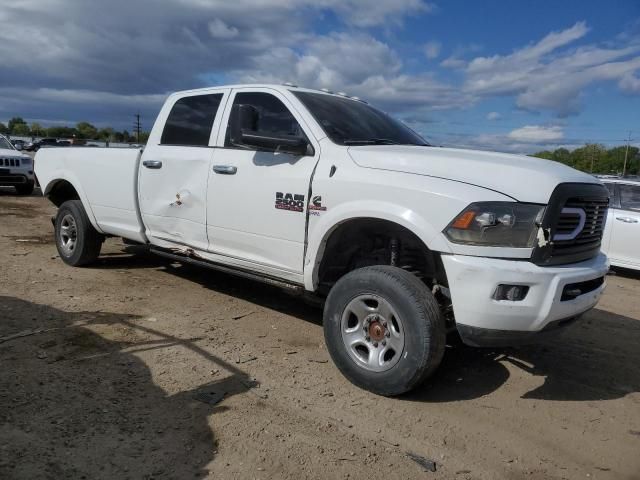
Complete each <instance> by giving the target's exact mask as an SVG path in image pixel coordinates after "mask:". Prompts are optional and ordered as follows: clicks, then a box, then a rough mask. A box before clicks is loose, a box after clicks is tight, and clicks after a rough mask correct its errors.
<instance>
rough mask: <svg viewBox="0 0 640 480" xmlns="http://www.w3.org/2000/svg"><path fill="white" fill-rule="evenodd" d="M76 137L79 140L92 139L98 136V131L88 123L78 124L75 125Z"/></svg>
mask: <svg viewBox="0 0 640 480" xmlns="http://www.w3.org/2000/svg"><path fill="white" fill-rule="evenodd" d="M76 131H77V136H78V137H79V138H88V139H93V138H96V137H97V136H98V129H97V128H96V127H94V126H93V125H91V124H90V123H88V122H80V123H78V124H77V125H76Z"/></svg>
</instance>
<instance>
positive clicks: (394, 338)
mask: <svg viewBox="0 0 640 480" xmlns="http://www.w3.org/2000/svg"><path fill="white" fill-rule="evenodd" d="M340 331H341V333H342V341H343V342H344V346H345V347H346V349H347V353H348V354H349V357H351V359H352V360H353V361H354V362H355V363H356V364H357V365H358V366H360V367H362V368H364V369H365V370H369V371H372V372H384V371H386V370H389V369H390V368H392V367H393V366H394V365H395V364H396V363H398V362H399V361H400V358H401V357H402V354H403V352H404V327H403V324H402V320H401V319H400V317H399V316H398V315H397V313H396V311H395V310H394V308H393V307H392V306H391V304H390V303H389V302H388V301H387V300H385V299H384V298H382V297H381V296H379V295H374V294H364V295H359V296H357V297H355V298H354V299H352V300H351V301H350V302H349V303H348V304H347V307H346V308H345V309H344V312H343V313H342V320H341V322H340Z"/></svg>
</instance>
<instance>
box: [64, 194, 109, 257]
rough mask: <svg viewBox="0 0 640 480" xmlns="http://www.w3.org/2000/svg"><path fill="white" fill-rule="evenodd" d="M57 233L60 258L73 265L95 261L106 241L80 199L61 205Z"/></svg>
mask: <svg viewBox="0 0 640 480" xmlns="http://www.w3.org/2000/svg"><path fill="white" fill-rule="evenodd" d="M55 235H56V247H57V248H58V253H59V254H60V258H62V260H63V261H64V263H66V264H67V265H71V266H73V267H80V266H82V265H87V264H89V263H92V262H93V261H95V260H96V258H98V255H100V249H101V248H102V242H103V241H104V236H103V235H101V234H100V233H98V231H97V230H96V229H95V228H93V225H91V222H90V221H89V217H87V212H86V211H85V209H84V207H83V206H82V202H81V201H80V200H68V201H66V202H64V203H63V204H62V205H60V208H58V214H57V215H56V221H55Z"/></svg>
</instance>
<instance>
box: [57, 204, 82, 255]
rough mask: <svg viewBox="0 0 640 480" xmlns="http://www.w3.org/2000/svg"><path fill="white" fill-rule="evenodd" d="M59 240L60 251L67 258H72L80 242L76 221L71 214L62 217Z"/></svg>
mask: <svg viewBox="0 0 640 480" xmlns="http://www.w3.org/2000/svg"><path fill="white" fill-rule="evenodd" d="M58 239H59V243H60V249H61V250H62V253H63V254H64V256H65V257H70V256H71V255H72V254H73V252H74V250H75V248H76V243H77V241H78V228H77V226H76V219H75V218H73V215H71V214H70V213H68V214H66V215H65V216H64V217H62V221H61V222H60V232H59V233H58Z"/></svg>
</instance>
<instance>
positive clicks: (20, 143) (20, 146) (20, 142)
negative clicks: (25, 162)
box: [11, 139, 27, 151]
mask: <svg viewBox="0 0 640 480" xmlns="http://www.w3.org/2000/svg"><path fill="white" fill-rule="evenodd" d="M26 144H27V142H25V141H24V140H20V139H17V140H11V145H13V147H14V148H15V149H16V150H18V151H21V150H24V147H25V146H26Z"/></svg>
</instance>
